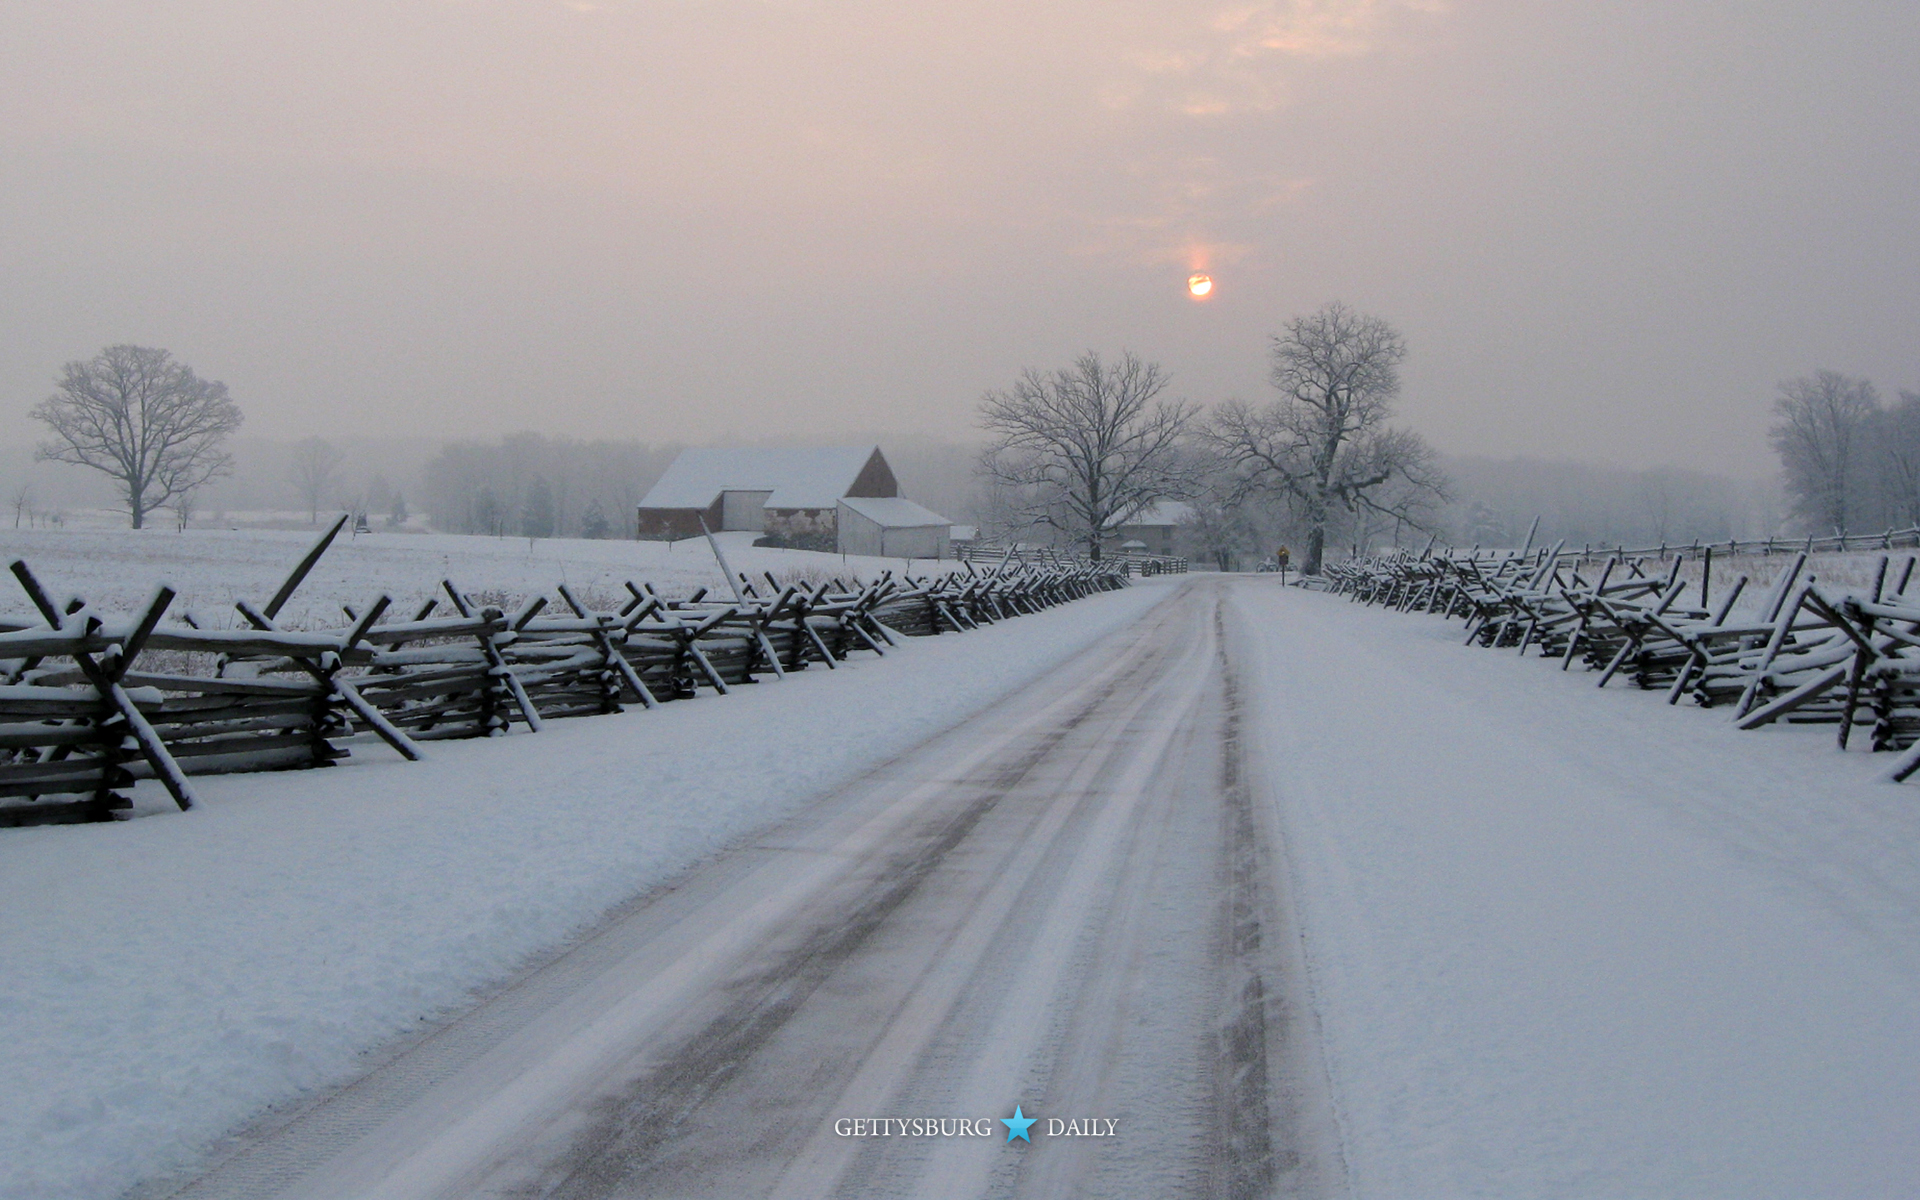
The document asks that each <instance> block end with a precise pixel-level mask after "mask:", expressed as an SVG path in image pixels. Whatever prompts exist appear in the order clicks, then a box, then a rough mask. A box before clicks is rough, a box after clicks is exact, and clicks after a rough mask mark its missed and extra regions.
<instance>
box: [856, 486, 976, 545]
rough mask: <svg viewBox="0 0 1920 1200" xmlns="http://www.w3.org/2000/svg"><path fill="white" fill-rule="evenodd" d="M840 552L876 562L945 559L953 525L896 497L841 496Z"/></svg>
mask: <svg viewBox="0 0 1920 1200" xmlns="http://www.w3.org/2000/svg"><path fill="white" fill-rule="evenodd" d="M839 526H840V551H841V553H843V554H871V555H875V556H877V557H880V558H949V557H951V556H952V549H951V546H950V544H949V539H950V538H951V536H952V533H953V522H951V521H949V520H947V519H946V518H945V517H943V516H941V515H940V514H939V513H937V512H934V511H933V510H931V509H928V508H923V507H921V506H920V505H918V504H915V503H914V502H913V501H911V500H907V499H904V498H902V497H899V496H845V497H842V498H841V500H840V502H839Z"/></svg>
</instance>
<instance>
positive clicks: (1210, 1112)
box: [177, 583, 1344, 1200]
mask: <svg viewBox="0 0 1920 1200" xmlns="http://www.w3.org/2000/svg"><path fill="white" fill-rule="evenodd" d="M1225 591H1226V587H1225V585H1223V584H1220V583H1200V584H1196V585H1194V586H1190V587H1188V588H1186V589H1183V590H1181V591H1179V592H1177V593H1175V594H1174V595H1173V596H1172V597H1171V598H1170V599H1169V601H1168V602H1167V603H1165V604H1162V605H1160V606H1159V607H1158V608H1156V609H1155V610H1153V612H1152V613H1150V614H1149V616H1148V617H1147V618H1146V619H1144V620H1143V621H1141V622H1139V623H1138V624H1136V625H1134V626H1132V627H1130V628H1129V629H1127V630H1126V631H1125V632H1124V633H1123V634H1122V635H1121V636H1119V637H1117V638H1114V639H1112V640H1110V641H1109V642H1108V643H1106V644H1104V645H1102V646H1101V647H1099V648H1098V651H1097V652H1096V653H1093V654H1089V655H1086V656H1083V657H1082V658H1081V659H1080V660H1078V661H1077V662H1076V663H1075V664H1074V665H1073V666H1071V667H1070V668H1069V669H1067V670H1066V671H1064V672H1062V673H1060V674H1058V675H1056V676H1055V677H1054V678H1052V679H1051V680H1049V681H1048V682H1046V683H1044V684H1042V685H1040V686H1038V687H1036V688H1033V689H1030V690H1029V691H1028V692H1026V693H1025V694H1023V695H1021V696H1020V697H1018V698H1017V699H1016V700H1014V701H1010V702H1008V703H1005V704H1002V705H1000V706H999V707H998V708H997V709H996V710H994V711H991V712H989V713H986V714H983V715H981V716H979V717H977V718H975V719H974V720H971V721H969V722H967V723H965V724H964V725H962V726H961V727H959V728H956V729H954V730H952V731H950V732H949V733H947V734H946V735H943V736H942V737H940V738H938V739H936V740H935V741H933V742H932V743H930V744H928V745H926V746H924V747H922V748H920V749H919V750H917V751H915V752H914V753H912V754H910V755H907V756H905V757H903V758H901V759H898V760H896V761H894V762H892V763H890V764H888V765H887V766H886V767H884V768H882V769H881V770H879V771H877V772H874V773H873V774H871V775H870V776H869V777H867V778H866V779H864V780H862V781H861V782H859V783H858V784H856V785H855V786H852V787H849V788H846V789H843V790H841V791H840V792H839V793H837V794H835V795H834V796H832V797H829V798H828V799H827V800H825V801H823V802H822V803H821V804H819V805H817V806H816V807H814V808H813V809H812V810H810V811H809V812H808V813H807V814H806V815H805V816H804V817H803V818H801V819H798V820H795V821H792V822H789V823H787V824H786V825H784V826H782V827H781V828H779V829H778V830H777V831H775V832H773V833H771V834H769V835H767V836H766V837H764V838H761V839H759V840H758V841H757V842H756V844H754V845H752V846H751V847H749V848H745V849H742V850H740V851H738V852H736V853H734V854H732V855H731V856H729V857H727V858H726V859H724V860H722V861H720V862H718V863H715V864H711V865H709V866H707V867H705V868H703V869H701V870H700V871H698V872H697V873H695V874H694V875H692V876H690V877H688V878H684V879H682V880H680V881H679V882H678V883H677V884H676V885H675V886H674V887H672V888H670V889H666V890H662V891H660V892H658V893H656V894H653V895H650V896H648V897H645V898H643V899H641V900H639V901H637V902H635V903H634V904H632V905H630V906H628V907H627V908H626V909H625V910H623V911H621V912H620V913H618V914H617V915H616V916H615V917H614V918H612V919H611V920H609V921H608V922H606V923H605V924H604V925H603V926H602V927H601V928H600V929H599V930H598V931H597V932H596V933H595V934H594V935H592V936H591V937H589V938H586V939H585V940H583V941H582V942H581V943H579V944H578V945H577V946H575V947H574V948H573V949H572V950H571V951H570V952H568V953H567V954H565V955H564V956H562V957H560V958H558V959H557V960H554V961H552V962H550V963H548V964H547V965H545V966H543V967H541V968H539V969H538V970H535V971H533V972H531V973H529V974H527V975H526V976H525V977H523V978H521V979H520V980H518V981H517V982H516V983H514V984H513V985H512V986H510V987H508V988H506V989H505V990H503V991H501V992H500V993H498V994H496V995H495V996H494V997H493V998H492V999H491V1000H490V1001H489V1002H487V1003H486V1004H485V1005H484V1006H482V1007H481V1008H480V1009H478V1010H477V1011H475V1012H473V1013H471V1014H469V1015H467V1016H465V1017H464V1018H462V1019H460V1020H457V1021H454V1022H452V1023H451V1024H449V1025H447V1026H445V1027H444V1028H442V1029H439V1030H437V1031H436V1032H434V1033H433V1034H432V1035H430V1036H427V1037H425V1038H423V1039H421V1040H420V1041H418V1042H416V1043H415V1044H414V1045H412V1046H411V1047H409V1048H407V1049H406V1050H404V1051H403V1052H401V1053H399V1054H398V1055H397V1056H396V1057H394V1058H393V1059H392V1060H391V1061H389V1062H387V1063H385V1064H384V1065H383V1066H381V1067H380V1068H378V1069H376V1070H374V1071H372V1072H371V1073H369V1074H368V1075H367V1076H366V1077H364V1078H363V1079H361V1080H360V1081H358V1082H357V1083H355V1084H353V1085H352V1086H350V1087H348V1088H346V1089H344V1090H343V1091H340V1092H338V1093H336V1094H334V1095H332V1096H330V1097H329V1098H327V1099H326V1100H325V1101H323V1102H321V1103H319V1104H317V1105H314V1106H312V1107H311V1108H309V1109H307V1110H305V1111H303V1112H301V1113H299V1114H297V1115H296V1116H294V1117H293V1118H292V1119H291V1120H288V1121H286V1122H285V1123H284V1124H282V1125H280V1126H278V1127H277V1128H269V1129H264V1130H261V1131H258V1132H257V1133H256V1134H254V1135H253V1136H251V1137H249V1138H246V1139H244V1140H243V1142H244V1144H243V1146H242V1148H241V1149H239V1150H238V1152H236V1153H235V1154H233V1155H232V1156H231V1157H229V1158H228V1159H227V1160H226V1161H225V1162H224V1163H223V1164H222V1165H220V1166H219V1167H218V1168H217V1169H215V1170H214V1171H213V1172H212V1173H211V1174H209V1175H207V1176H205V1177H204V1178H202V1179H200V1180H198V1181H196V1182H194V1183H193V1184H191V1185H190V1186H188V1187H187V1188H186V1189H185V1190H184V1191H183V1192H179V1193H177V1194H179V1195H182V1196H190V1197H215V1196H233V1197H240V1196H245V1197H264V1196H284V1197H296V1196H297V1197H315V1198H319V1197H326V1198H329V1200H344V1198H346V1197H439V1196H446V1197H454V1196H461V1197H465V1196H501V1197H507V1196H513V1197H525V1196H552V1197H590V1196H592V1197H598V1196H636V1197H638V1196H647V1197H662V1196H715V1197H719V1196H728V1197H744V1196H779V1197H805V1196H818V1197H840V1196H927V1197H937V1196H952V1197H973V1196H981V1195H1031V1196H1048V1197H1054V1196H1064V1195H1086V1196H1175V1195H1222V1196H1258V1195H1270V1194H1276V1193H1279V1194H1321V1193H1323V1192H1325V1191H1328V1190H1331V1189H1332V1187H1333V1185H1334V1184H1335V1181H1336V1180H1338V1179H1339V1178H1340V1177H1341V1176H1342V1174H1343V1170H1344V1169H1343V1167H1342V1165H1341V1163H1340V1161H1339V1151H1338V1148H1337V1141H1336V1138H1335V1136H1334V1131H1333V1128H1332V1125H1331V1122H1330V1119H1329V1117H1328V1111H1329V1110H1328V1108H1327V1105H1326V1104H1325V1103H1324V1102H1323V1101H1322V1099H1321V1098H1320V1097H1321V1093H1322V1091H1323V1090H1324V1089H1323V1083H1324V1079H1325V1070H1324V1067H1323V1065H1322V1064H1321V1063H1320V1062H1319V1060H1318V1058H1317V1049H1316V1047H1317V1046H1318V1043H1319V1039H1318V1036H1317V1034H1316V1032H1315V1030H1314V1029H1313V1022H1312V1017H1311V1009H1310V1006H1309V1005H1308V1004H1307V1003H1306V1002H1305V995H1304V992H1303V991H1302V988H1301V985H1302V984H1303V982H1304V974H1303V972H1301V971H1300V970H1299V965H1298V964H1297V963H1295V962H1292V961H1290V959H1289V956H1290V954H1292V953H1297V946H1298V941H1297V938H1295V937H1293V936H1292V935H1291V934H1290V933H1288V932H1287V928H1288V927H1287V921H1286V897H1285V895H1284V892H1283V891H1282V890H1281V888H1280V887H1279V886H1278V884H1279V882H1280V877H1279V875H1278V874H1277V873H1276V872H1275V871H1274V869H1273V868H1274V862H1275V859H1274V856H1273V846H1274V839H1275V836H1276V835H1275V830H1274V829H1273V827H1272V813H1273V809H1272V806H1271V805H1263V804H1259V803H1256V795H1257V791H1258V789H1257V788H1256V786H1255V784H1254V782H1253V779H1252V777H1251V776H1250V770H1251V766H1252V764H1251V763H1250V760H1249V757H1248V755H1247V752H1246V751H1247V744H1246V739H1245V737H1244V735H1243V716H1242V713H1241V705H1242V702H1243V697H1242V693H1243V690H1244V685H1243V683H1242V682H1241V681H1240V680H1239V679H1238V677H1237V676H1236V674H1235V672H1234V670H1233V668H1232V665H1231V655H1230V654H1229V653H1228V643H1229V641H1230V638H1231V633H1230V631H1229V629H1228V622H1227V620H1226V617H1225V615H1224V613H1223V608H1222V603H1221V600H1222V597H1223V595H1224V594H1225ZM1016 1107H1018V1108H1019V1109H1020V1113H1021V1115H1022V1116H1023V1117H1027V1118H1032V1119H1033V1123H1032V1124H1031V1125H1030V1126H1020V1125H1018V1124H1016V1125H1013V1126H1010V1125H1009V1124H1008V1123H1007V1122H1006V1121H1005V1120H1003V1118H1013V1117H1014V1116H1015V1115H1016V1114H1015V1109H1016ZM916 1121H917V1122H918V1123H917V1124H915V1123H914V1122H916ZM1022 1128H1023V1129H1024V1132H1025V1136H1024V1137H1021V1138H1017V1139H1016V1138H1014V1137H1013V1136H1012V1134H1013V1132H1015V1131H1016V1130H1018V1129H1022Z"/></svg>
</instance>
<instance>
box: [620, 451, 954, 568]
mask: <svg viewBox="0 0 1920 1200" xmlns="http://www.w3.org/2000/svg"><path fill="white" fill-rule="evenodd" d="M702 522H705V526H706V528H707V529H711V530H713V531H715V532H718V531H720V530H723V529H738V530H750V531H752V532H756V533H762V534H765V535H767V536H769V537H773V538H777V539H778V540H779V541H781V542H784V543H785V544H788V545H792V546H798V547H801V548H805V549H817V550H840V551H842V552H844V553H849V554H886V555H893V556H899V557H913V558H937V557H944V556H945V555H946V554H947V550H948V543H947V535H948V529H949V525H948V522H947V520H946V518H944V517H941V516H939V515H937V514H935V513H932V512H929V511H928V510H927V509H925V508H922V507H921V506H920V505H918V504H915V503H913V502H912V501H910V500H903V499H901V498H900V484H899V481H898V480H896V479H895V478H894V475H893V468H891V467H889V466H888V465H887V459H886V456H885V455H883V454H881V453H880V447H878V446H821V447H814V448H810V449H792V448H781V449H718V448H706V449H695V450H683V451H681V452H680V456H679V457H678V458H676V459H674V460H673V464H672V465H671V466H669V467H668V468H667V471H666V474H664V475H662V476H661V477H660V481H659V482H658V483H656V484H654V485H653V488H652V490H650V491H648V492H647V494H646V496H645V497H644V498H643V499H642V500H641V501H640V511H639V523H638V530H639V536H640V537H641V538H644V539H651V540H656V541H657V540H663V539H664V540H671V539H674V538H683V537H694V536H697V535H698V534H699V533H700V531H701V524H702ZM849 539H850V540H849Z"/></svg>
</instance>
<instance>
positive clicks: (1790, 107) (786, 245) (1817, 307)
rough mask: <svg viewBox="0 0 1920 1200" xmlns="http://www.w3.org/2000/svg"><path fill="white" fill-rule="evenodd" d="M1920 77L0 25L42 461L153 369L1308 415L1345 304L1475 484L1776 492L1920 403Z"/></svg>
mask: <svg viewBox="0 0 1920 1200" xmlns="http://www.w3.org/2000/svg"><path fill="white" fill-rule="evenodd" d="M1916 64H1920V4H1916V3H1913V2H1911V0H1875V2H1849V0H1828V2H1823V3H1814V2H1806V3H1783V2H1779V0H1752V2H1748V3H1737V4H1736V3H1691V2H1686V0H1640V2H1634V3H1607V2H1605V0H1587V2H1582V3H1540V2H1537V0H1536V2H1533V3H1522V2H1519V0H1488V2H1480V0H1420V2H1414V0H1402V2H1395V0H1319V2H1316V0H1297V2H1294V3H1285V2H1279V3H1261V2H1258V0H1247V2H1243V3H1219V2H1213V3H1192V2H1185V0H1099V2H1097V3H1095V2H1086V0H1069V2H1052V3H1049V2H1045V0H1021V2H1017V3H1016V2H1001V0H939V2H938V3H886V4H882V3H871V2H868V0H846V2H841V3H831V2H828V0H764V2H751V0H604V2H591V3H589V2H579V3H561V2H559V0H327V2H325V3H310V2H307V0H273V2H269V3H260V2H259V0H249V2H247V3H239V2H224V0H181V2H174V3H160V2H149V3H123V2H113V0H60V2H52V3H31V2H29V3H21V2H17V0H0V79H3V80H4V81H5V84H4V87H0V405H4V409H0V411H3V412H4V413H5V414H6V418H7V419H6V425H7V426H8V429H9V430H10V432H9V431H7V430H0V440H25V439H27V438H30V437H32V436H34V433H35V431H33V430H29V429H28V428H27V427H26V420H25V417H24V414H25V411H26V410H27V409H28V408H29V407H31V405H32V404H33V403H35V402H36V401H37V400H39V399H40V398H41V397H42V396H44V395H45V394H46V393H47V391H48V390H49V387H50V384H51V380H52V377H53V375H54V374H55V373H56V372H57V370H58V369H59V366H60V364H61V363H62V362H63V361H65V360H67V359H70V358H77V357H85V356H87V355H90V354H91V353H93V352H94V351H96V350H97V349H98V348H99V347H100V346H102V345H105V344H107V343H109V342H116V341H132V342H138V343H142V344H147V345H159V346H166V347H168V348H171V349H172V350H173V351H174V352H175V353H176V354H178V355H179V356H180V357H182V358H183V359H185V360H186V361H188V362H189V363H191V364H192V365H193V366H194V367H195V368H196V369H198V370H199V371H200V372H201V373H202V374H203V375H207V376H210V377H213V378H219V379H224V380H225V381H226V382H227V383H228V384H229V385H230V386H231V388H232V389H233V392H234V395H235V396H236V397H237V398H238V399H239V400H240V402H241V403H242V405H243V406H244V408H245V410H246V412H247V416H248V432H249V433H253V434H259V435H265V436H298V435H303V434H307V433H315V432H317V433H328V432H338V433H353V434H370V433H376V432H378V431H380V430H383V429H387V430H392V431H394V432H398V433H405V434H414V435H421V434H424V435H444V436H461V435H473V434H490V433H497V432H504V431H508V430H513V429H520V428H542V429H546V430H549V431H553V432H563V433H571V434H575V435H579V436H613V437H640V438H645V439H650V440H668V439H680V440H703V441H705V440H714V439H717V438H722V437H724V436H726V435H727V434H729V433H735V434H740V435H746V436H754V437H767V436H781V435H785V434H788V433H791V434H792V435H793V436H794V437H795V438H796V439H798V438H802V437H804V438H807V439H809V440H818V439H820V438H822V437H843V436H849V435H854V434H863V435H885V434H887V433H889V432H901V431H920V432H926V433H930V434H937V435H961V434H965V433H967V431H968V429H969V426H970V422H971V419H972V413H973V408H974V404H975V402H976V400H977V399H978V397H979V395H980V393H981V392H982V391H983V390H984V389H986V388H988V387H993V386H997V385H1001V384H1004V383H1005V382H1007V381H1009V380H1010V379H1011V378H1012V377H1013V376H1014V375H1015V374H1016V373H1017V372H1018V371H1019V370H1020V368H1021V367H1023V366H1029V365H1031V366H1041V367H1045V366H1052V365H1057V364H1061V363H1064V362H1065V361H1067V360H1068V359H1070V358H1071V357H1072V356H1073V355H1074V354H1075V353H1077V352H1078V351H1080V350H1083V349H1088V348H1099V349H1103V350H1106V351H1108V352H1117V351H1119V350H1121V349H1132V350H1133V351H1135V352H1137V353H1139V354H1141V355H1143V356H1145V357H1149V358H1153V359H1157V360H1159V361H1161V362H1162V363H1164V364H1165V365H1166V366H1167V367H1168V368H1169V369H1170V370H1171V372H1172V373H1173V375H1174V378H1175V385H1176V388H1177V389H1178V390H1179V391H1180V392H1182V393H1183V394H1185V395H1188V396H1190V397H1191V398H1193V399H1196V400H1201V401H1205V402H1211V401H1214V400H1218V399H1222V398H1225V397H1227V396H1230V395H1237V396H1240V397H1242V398H1248V399H1258V398H1262V397H1264V396H1265V395H1267V388H1266V384H1265V367H1266V361H1265V354H1266V347H1267V341H1268V338H1269V336H1270V335H1271V334H1272V333H1273V332H1274V331H1275V330H1277V329H1278V328H1279V327H1280V325H1281V324H1282V322H1283V321H1284V320H1285V319H1286V318H1287V317H1288V316H1290V315H1293V314H1296V313H1300V312H1304V311H1307V310H1310V309H1312V308H1315V307H1317V306H1319V305H1320V304H1322V303H1323V302H1325V301H1327V300H1330V299H1334V298H1339V299H1343V300H1345V301H1346V302H1348V303H1349V304H1352V305H1354V306H1356V307H1359V308H1362V309H1365V310H1369V311H1373V312H1377V313H1379V314H1381V315H1383V316H1385V317H1387V318H1389V319H1390V320H1392V321H1394V322H1395V323H1396V324H1398V325H1399V327H1400V328H1401V329H1402V331H1403V332H1404V333H1405V334H1406V336H1407V339H1408V341H1409V343H1410V344H1411V347H1412V356H1411V358H1410V360H1409V363H1408V370H1407V390H1406V396H1405V400H1404V403H1403V413H1404V415H1405V417H1406V418H1407V420H1409V421H1410V422H1411V423H1413V424H1414V425H1416V426H1417V427H1418V428H1420V429H1421V430H1422V431H1423V432H1425V433H1426V434H1427V435H1428V436H1429V437H1430V438H1431V439H1432V440H1433V441H1434V442H1436V443H1437V444H1438V445H1439V446H1440V447H1441V448H1442V449H1444V450H1448V451H1455V452H1465V451H1476V452H1483V453H1491V454H1502V455H1504V454H1515V453H1525V454H1535V455H1567V456H1572V457H1579V458H1589V459H1598V460H1605V461H1611V462H1616V463H1621V464H1624V465H1628V466H1645V465H1653V464H1660V463H1670V464H1678V465H1686V466H1695V467H1703V468H1707V469H1714V470H1723V471H1729V472H1735V473H1744V474H1755V473H1761V472H1765V471H1768V470H1770V469H1771V466H1772V461H1771V457H1770V454H1769V452H1768V451H1767V449H1766V444H1765V434H1764V428H1765V423H1766V419H1767V409H1768V405H1769V402H1770V398H1771V395H1772V392H1773V388H1774V385H1775V383H1776V382H1777V381H1778V380H1780V379H1782V378H1784V377H1787V376H1791V375H1798V374H1803V373H1806V372H1810V371H1812V370H1813V369H1815V368H1816V367H1831V368H1834V369H1836V370H1841V371H1845V372H1849V373H1855V374H1863V375H1866V376H1868V377H1870V378H1872V379H1873V380H1875V382H1876V383H1878V384H1879V385H1880V386H1881V388H1882V390H1883V391H1884V392H1887V393H1889V394H1890V393H1892V392H1893V391H1894V390H1895V389H1898V388H1901V387H1906V388H1913V389H1920V67H1916ZM1196 268H1204V269H1206V270H1209V271H1211V272H1212V273H1213V274H1214V275H1215V277H1216V278H1217V279H1218V282H1219V286H1218V289H1217V291H1216V293H1215V295H1214V297H1213V298H1212V299H1210V300H1208V301H1207V302H1205V303H1196V302H1194V301H1192V300H1190V299H1189V298H1188V297H1187V296H1186V293H1185V288H1184V281H1185V278H1186V276H1187V274H1188V273H1189V272H1190V271H1191V270H1194V269H1196Z"/></svg>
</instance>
